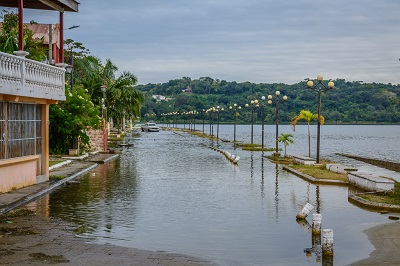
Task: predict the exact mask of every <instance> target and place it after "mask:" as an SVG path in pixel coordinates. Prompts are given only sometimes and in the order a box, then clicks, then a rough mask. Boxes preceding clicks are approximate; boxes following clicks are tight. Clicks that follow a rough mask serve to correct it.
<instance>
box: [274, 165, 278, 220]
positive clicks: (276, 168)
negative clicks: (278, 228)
mask: <svg viewBox="0 0 400 266" xmlns="http://www.w3.org/2000/svg"><path fill="white" fill-rule="evenodd" d="M278 177H279V167H278V164H277V163H276V164H275V194H274V196H275V197H274V199H275V222H278V220H279V219H278V217H279V178H278Z"/></svg>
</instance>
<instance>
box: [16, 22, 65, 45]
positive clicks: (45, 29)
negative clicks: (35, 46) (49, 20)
mask: <svg viewBox="0 0 400 266" xmlns="http://www.w3.org/2000/svg"><path fill="white" fill-rule="evenodd" d="M24 25H25V26H27V27H28V29H30V30H31V31H32V32H33V38H34V39H42V38H43V43H44V44H49V24H24ZM51 26H52V28H53V40H52V43H58V39H59V33H60V27H59V25H58V24H55V25H51Z"/></svg>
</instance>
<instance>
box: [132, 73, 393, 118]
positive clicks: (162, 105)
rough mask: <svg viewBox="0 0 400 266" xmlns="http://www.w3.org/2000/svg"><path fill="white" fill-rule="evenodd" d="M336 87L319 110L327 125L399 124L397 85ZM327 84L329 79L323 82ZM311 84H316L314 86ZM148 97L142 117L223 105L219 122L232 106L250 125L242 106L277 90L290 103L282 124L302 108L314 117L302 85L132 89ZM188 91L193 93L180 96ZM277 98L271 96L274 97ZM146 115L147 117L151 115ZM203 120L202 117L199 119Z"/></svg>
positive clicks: (282, 110)
mask: <svg viewBox="0 0 400 266" xmlns="http://www.w3.org/2000/svg"><path fill="white" fill-rule="evenodd" d="M334 82H335V87H334V89H332V90H329V91H325V92H324V93H323V95H322V111H321V114H322V115H323V116H324V117H325V122H326V123H327V124H336V123H337V124H340V123H389V124H398V123H400V104H399V96H400V86H399V85H392V84H382V83H363V82H362V81H353V82H349V81H345V80H344V79H337V80H334ZM323 83H324V84H327V81H324V82H323ZM314 84H315V83H314ZM136 88H137V89H138V90H140V91H142V92H143V93H144V94H145V96H146V102H145V103H144V105H143V108H142V112H141V115H142V117H144V118H145V119H146V118H149V117H151V118H154V119H155V120H161V119H162V117H163V116H161V114H165V113H170V112H187V111H191V110H197V111H198V112H202V110H203V109H208V108H210V107H213V106H214V107H216V106H221V107H224V109H225V111H224V112H221V113H220V119H221V122H232V120H233V112H232V111H229V105H233V104H234V103H236V104H238V106H242V110H241V112H240V116H239V117H238V122H241V123H246V122H249V121H250V113H251V112H250V110H248V109H246V108H244V106H245V104H246V103H250V101H251V100H254V99H257V100H259V101H261V96H266V97H267V96H268V95H269V94H271V95H273V96H275V91H277V90H279V91H280V92H281V95H287V96H288V100H287V101H286V102H284V103H282V104H280V105H279V117H280V121H281V122H283V123H288V122H290V121H291V119H292V118H293V117H294V116H296V115H297V114H298V113H299V112H300V111H301V110H303V109H305V110H310V111H311V112H313V113H317V100H318V97H317V93H316V92H314V91H312V90H311V89H308V88H307V85H306V82H305V81H302V82H299V83H296V84H293V85H287V84H283V83H279V84H277V83H273V84H264V83H261V84H255V83H251V82H243V83H237V82H234V81H232V82H228V81H225V80H218V79H212V78H210V77H202V78H199V79H196V80H191V79H190V78H188V77H183V78H182V79H176V80H170V81H169V82H167V83H162V84H160V83H159V84H147V85H138V86H137V87H136ZM186 88H191V90H192V93H190V92H189V93H188V92H182V90H184V89H186ZM152 95H163V96H165V97H167V98H170V99H171V100H169V101H159V102H157V101H156V100H155V99H153V98H152ZM273 99H274V100H275V97H274V98H273ZM255 112H256V122H260V118H261V108H258V109H257V110H255ZM274 112H275V102H274V103H273V104H272V106H266V107H265V116H266V120H265V121H266V122H267V123H273V122H274V121H275V120H274V118H275V113H274ZM149 115H150V116H149ZM197 118H198V119H202V115H201V114H199V115H198V116H197Z"/></svg>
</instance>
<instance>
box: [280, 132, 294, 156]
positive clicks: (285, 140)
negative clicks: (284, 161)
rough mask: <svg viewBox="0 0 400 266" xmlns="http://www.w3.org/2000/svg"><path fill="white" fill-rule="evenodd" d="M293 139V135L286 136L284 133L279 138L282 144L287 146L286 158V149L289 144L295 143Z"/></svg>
mask: <svg viewBox="0 0 400 266" xmlns="http://www.w3.org/2000/svg"><path fill="white" fill-rule="evenodd" d="M292 138H293V135H292V134H284V133H282V134H281V135H279V137H278V141H279V142H282V143H283V144H284V145H285V156H286V147H287V146H289V144H292V143H294V141H293V139H292Z"/></svg>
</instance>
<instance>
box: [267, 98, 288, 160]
mask: <svg viewBox="0 0 400 266" xmlns="http://www.w3.org/2000/svg"><path fill="white" fill-rule="evenodd" d="M275 99H276V100H275V101H276V105H275V127H276V130H275V154H276V155H278V154H279V152H278V125H279V103H283V102H284V101H286V100H287V99H288V98H287V96H286V95H285V96H283V97H282V96H281V92H280V91H276V92H275ZM268 100H270V101H271V103H272V95H268Z"/></svg>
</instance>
